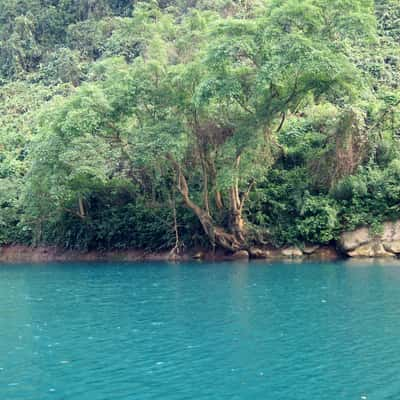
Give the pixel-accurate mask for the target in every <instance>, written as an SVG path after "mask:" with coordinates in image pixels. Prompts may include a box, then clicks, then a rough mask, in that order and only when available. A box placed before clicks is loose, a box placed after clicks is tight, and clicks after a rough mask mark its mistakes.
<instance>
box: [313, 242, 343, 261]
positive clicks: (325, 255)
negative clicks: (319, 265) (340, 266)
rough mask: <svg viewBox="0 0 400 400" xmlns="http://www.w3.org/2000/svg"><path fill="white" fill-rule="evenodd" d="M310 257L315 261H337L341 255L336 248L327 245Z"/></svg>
mask: <svg viewBox="0 0 400 400" xmlns="http://www.w3.org/2000/svg"><path fill="white" fill-rule="evenodd" d="M309 257H310V258H311V259H313V260H325V261H329V260H337V259H338V258H339V257H340V253H339V252H338V251H337V250H336V248H335V247H334V246H330V245H326V246H320V247H319V248H318V249H316V250H315V251H314V253H312V254H310V255H309Z"/></svg>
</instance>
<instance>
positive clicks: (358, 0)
mask: <svg viewBox="0 0 400 400" xmlns="http://www.w3.org/2000/svg"><path fill="white" fill-rule="evenodd" d="M399 85H400V2H399V1H398V0H375V1H373V0H247V1H246V0H242V1H233V0H215V1H211V0H170V1H168V0H164V1H161V0H160V1H158V2H157V1H147V2H135V1H134V0H7V1H1V2H0V111H1V113H0V245H1V244H3V245H4V244H12V243H22V244H29V245H38V244H55V245H60V246H63V247H66V248H80V249H98V248H100V249H111V248H127V247H134V248H141V249H149V250H165V249H175V250H176V251H181V250H182V249H183V248H185V247H186V248H190V247H193V246H197V245H202V246H210V247H211V246H217V247H222V248H224V249H228V250H237V249H243V248H248V246H251V245H260V244H267V243H268V244H273V245H277V246H279V245H283V244H298V245H301V244H303V243H329V242H331V241H333V240H335V238H336V237H337V235H338V234H339V232H341V231H343V230H346V229H352V228H355V227H357V226H360V225H363V224H371V225H372V226H374V227H376V228H377V229H379V225H380V223H381V222H382V221H384V220H387V219H391V218H396V217H400V142H399V140H400V86H399Z"/></svg>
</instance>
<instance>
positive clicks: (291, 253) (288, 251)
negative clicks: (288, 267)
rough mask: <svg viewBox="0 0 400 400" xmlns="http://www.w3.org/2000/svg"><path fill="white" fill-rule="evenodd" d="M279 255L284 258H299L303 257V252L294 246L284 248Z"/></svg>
mask: <svg viewBox="0 0 400 400" xmlns="http://www.w3.org/2000/svg"><path fill="white" fill-rule="evenodd" d="M281 253H282V255H283V256H285V257H301V256H303V252H302V251H301V250H300V249H299V248H298V247H295V246H291V247H286V248H285V249H282V250H281Z"/></svg>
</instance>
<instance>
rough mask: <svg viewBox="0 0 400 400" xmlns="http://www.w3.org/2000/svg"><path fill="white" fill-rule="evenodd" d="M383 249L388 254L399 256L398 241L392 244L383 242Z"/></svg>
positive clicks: (399, 243)
mask: <svg viewBox="0 0 400 400" xmlns="http://www.w3.org/2000/svg"><path fill="white" fill-rule="evenodd" d="M382 244H383V247H384V248H385V250H386V251H388V252H389V253H395V254H400V240H395V241H393V242H383V243H382Z"/></svg>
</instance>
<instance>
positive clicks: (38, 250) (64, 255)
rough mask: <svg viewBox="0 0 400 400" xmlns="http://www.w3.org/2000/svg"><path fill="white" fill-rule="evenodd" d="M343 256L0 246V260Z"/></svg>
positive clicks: (326, 249)
mask: <svg viewBox="0 0 400 400" xmlns="http://www.w3.org/2000/svg"><path fill="white" fill-rule="evenodd" d="M341 257H343V255H342V254H341V253H340V252H339V251H338V250H337V249H336V248H335V247H334V246H306V247H304V248H303V249H300V248H298V247H284V248H280V249H277V248H273V247H264V248H257V249H255V248H254V249H250V251H249V252H246V251H240V252H236V253H228V252H224V251H222V250H217V251H215V252H213V251H211V250H208V249H192V250H188V251H185V252H183V253H180V254H172V253H171V252H168V251H165V252H147V251H145V250H137V249H129V250H112V251H99V250H97V251H86V252H85V251H79V250H65V249H62V248H59V247H55V246H39V247H29V246H23V245H9V246H3V247H0V262H2V263H6V262H8V263H14V262H68V261H189V260H205V261H234V260H247V259H277V260H284V259H313V260H335V259H338V258H341Z"/></svg>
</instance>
